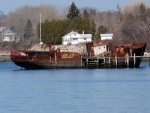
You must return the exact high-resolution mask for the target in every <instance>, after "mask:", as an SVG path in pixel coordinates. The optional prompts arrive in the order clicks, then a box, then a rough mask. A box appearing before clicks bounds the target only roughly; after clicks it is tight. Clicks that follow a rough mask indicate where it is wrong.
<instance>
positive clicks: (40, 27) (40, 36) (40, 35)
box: [40, 13, 43, 45]
mask: <svg viewBox="0 0 150 113" xmlns="http://www.w3.org/2000/svg"><path fill="white" fill-rule="evenodd" d="M41 15H42V14H41V13H40V45H42V44H43V42H42V39H41Z"/></svg>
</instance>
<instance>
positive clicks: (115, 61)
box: [115, 56, 118, 68]
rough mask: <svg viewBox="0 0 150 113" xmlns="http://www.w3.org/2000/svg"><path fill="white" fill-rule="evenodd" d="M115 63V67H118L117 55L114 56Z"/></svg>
mask: <svg viewBox="0 0 150 113" xmlns="http://www.w3.org/2000/svg"><path fill="white" fill-rule="evenodd" d="M115 63H116V68H117V67H118V59H117V56H115Z"/></svg>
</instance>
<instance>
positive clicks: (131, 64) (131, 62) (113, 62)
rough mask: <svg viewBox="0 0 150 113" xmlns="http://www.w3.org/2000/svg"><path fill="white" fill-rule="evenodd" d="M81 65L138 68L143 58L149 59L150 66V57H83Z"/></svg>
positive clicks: (86, 66) (88, 66)
mask: <svg viewBox="0 0 150 113" xmlns="http://www.w3.org/2000/svg"><path fill="white" fill-rule="evenodd" d="M81 59H82V60H81V67H84V68H138V67H139V66H140V63H141V62H142V59H148V61H149V66H150V57H147V56H135V54H134V55H133V56H125V57H117V56H115V57H97V58H91V57H82V58H81Z"/></svg>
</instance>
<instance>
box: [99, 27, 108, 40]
mask: <svg viewBox="0 0 150 113" xmlns="http://www.w3.org/2000/svg"><path fill="white" fill-rule="evenodd" d="M106 32H107V28H106V27H104V26H102V25H101V26H99V28H98V30H97V32H96V38H99V37H100V34H103V33H106Z"/></svg>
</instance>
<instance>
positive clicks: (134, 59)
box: [134, 53, 136, 68]
mask: <svg viewBox="0 0 150 113" xmlns="http://www.w3.org/2000/svg"><path fill="white" fill-rule="evenodd" d="M135 62H136V59H135V53H134V68H135Z"/></svg>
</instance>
